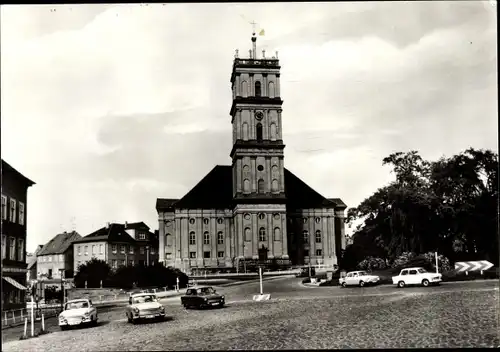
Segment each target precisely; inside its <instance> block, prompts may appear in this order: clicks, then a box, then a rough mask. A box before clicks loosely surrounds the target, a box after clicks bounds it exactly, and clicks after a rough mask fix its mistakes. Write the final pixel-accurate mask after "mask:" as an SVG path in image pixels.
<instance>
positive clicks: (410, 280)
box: [392, 267, 442, 287]
mask: <svg viewBox="0 0 500 352" xmlns="http://www.w3.org/2000/svg"><path fill="white" fill-rule="evenodd" d="M441 281H442V275H441V274H439V273H430V272H428V271H427V270H425V269H424V268H420V267H418V268H406V269H403V270H401V272H400V273H399V275H397V276H393V277H392V283H393V284H394V285H397V286H398V287H405V286H406V285H423V286H425V287H427V286H429V285H439V283H440V282H441Z"/></svg>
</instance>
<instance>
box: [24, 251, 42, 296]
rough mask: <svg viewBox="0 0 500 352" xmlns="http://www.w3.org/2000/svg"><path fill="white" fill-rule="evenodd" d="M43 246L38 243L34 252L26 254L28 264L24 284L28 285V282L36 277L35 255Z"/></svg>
mask: <svg viewBox="0 0 500 352" xmlns="http://www.w3.org/2000/svg"><path fill="white" fill-rule="evenodd" d="M42 248H43V245H41V244H39V245H38V246H37V247H36V250H35V253H31V254H27V255H26V263H27V264H28V268H27V269H28V272H27V273H26V284H27V285H28V286H30V282H31V281H34V280H36V279H37V273H38V271H37V265H36V264H37V260H36V256H37V254H38V253H39V252H40V251H41V249H42Z"/></svg>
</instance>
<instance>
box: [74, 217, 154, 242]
mask: <svg viewBox="0 0 500 352" xmlns="http://www.w3.org/2000/svg"><path fill="white" fill-rule="evenodd" d="M130 225H133V227H131V226H130ZM144 226H145V227H147V228H148V229H149V226H147V225H146V224H145V223H144V222H142V221H141V222H136V223H132V224H127V230H128V229H131V228H132V229H133V228H140V227H144ZM148 232H149V233H150V234H152V233H151V231H148ZM97 241H107V242H130V243H135V242H141V241H136V240H135V239H134V238H133V237H132V236H130V235H129V234H128V233H127V232H126V231H125V225H124V224H117V223H111V224H109V227H106V226H105V227H102V228H100V229H99V230H96V231H94V232H92V233H91V234H89V235H87V236H85V237H82V238H80V239H78V240H76V241H74V242H73V243H85V242H97Z"/></svg>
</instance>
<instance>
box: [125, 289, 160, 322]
mask: <svg viewBox="0 0 500 352" xmlns="http://www.w3.org/2000/svg"><path fill="white" fill-rule="evenodd" d="M125 314H126V315H127V320H128V322H129V323H132V324H135V323H136V322H137V321H139V320H142V319H156V320H163V319H165V307H164V306H163V305H162V304H161V303H160V302H158V299H157V298H156V295H155V294H152V293H136V294H132V295H130V297H129V299H128V306H127V308H126V309H125Z"/></svg>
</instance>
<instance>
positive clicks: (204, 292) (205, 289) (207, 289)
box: [199, 287, 215, 295]
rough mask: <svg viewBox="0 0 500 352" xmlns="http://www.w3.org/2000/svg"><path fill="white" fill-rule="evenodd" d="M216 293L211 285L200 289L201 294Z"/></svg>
mask: <svg viewBox="0 0 500 352" xmlns="http://www.w3.org/2000/svg"><path fill="white" fill-rule="evenodd" d="M214 293H215V292H214V289H213V288H211V287H203V288H200V291H199V294H200V295H211V294H214Z"/></svg>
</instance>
